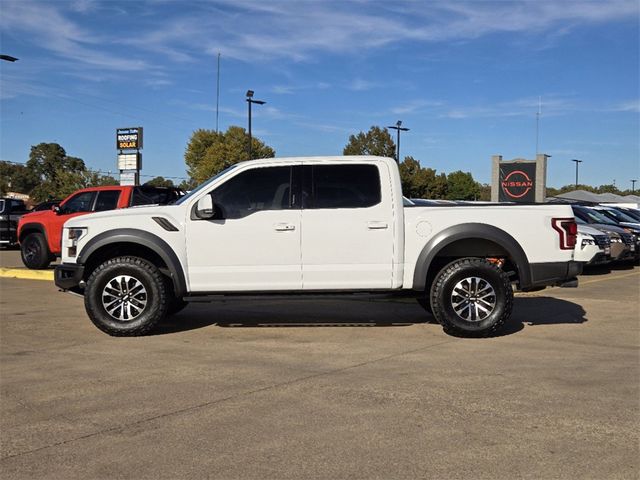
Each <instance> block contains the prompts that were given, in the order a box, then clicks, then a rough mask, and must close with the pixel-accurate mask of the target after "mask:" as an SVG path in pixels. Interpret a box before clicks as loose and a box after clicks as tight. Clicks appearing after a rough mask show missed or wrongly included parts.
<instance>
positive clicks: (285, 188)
mask: <svg viewBox="0 0 640 480" xmlns="http://www.w3.org/2000/svg"><path fill="white" fill-rule="evenodd" d="M295 171H296V167H294V166H266V167H257V168H251V169H248V170H243V171H241V172H239V173H237V174H236V175H234V176H233V177H231V178H230V179H228V180H227V181H226V182H224V183H223V184H221V185H219V186H217V187H215V188H214V189H213V191H211V192H210V194H211V195H212V199H213V203H214V205H215V208H216V216H215V217H214V219H211V220H201V219H193V217H192V219H190V220H187V222H188V225H187V229H188V230H187V235H186V238H187V262H188V271H189V281H190V286H191V290H192V291H194V292H222V291H269V290H270V291H274V290H296V289H300V288H302V267H301V259H300V231H301V229H300V208H299V206H298V205H297V199H296V195H295V191H296V188H297V187H296V186H295V185H296V183H297V182H296V180H295V179H294V173H295Z"/></svg>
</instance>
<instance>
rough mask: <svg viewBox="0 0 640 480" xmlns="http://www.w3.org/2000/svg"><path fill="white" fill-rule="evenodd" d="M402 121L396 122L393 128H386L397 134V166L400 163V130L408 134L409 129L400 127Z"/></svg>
mask: <svg viewBox="0 0 640 480" xmlns="http://www.w3.org/2000/svg"><path fill="white" fill-rule="evenodd" d="M401 125H402V120H398V121H397V122H396V124H395V126H393V127H387V128H391V129H392V130H396V131H397V132H398V141H397V142H396V149H397V150H396V162H397V163H398V164H399V163H400V130H402V131H403V132H408V131H409V129H408V128H405V127H402V126H401Z"/></svg>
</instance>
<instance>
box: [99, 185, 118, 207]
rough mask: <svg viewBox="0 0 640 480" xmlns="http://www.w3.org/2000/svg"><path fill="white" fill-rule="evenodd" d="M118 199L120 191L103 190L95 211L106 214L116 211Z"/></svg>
mask: <svg viewBox="0 0 640 480" xmlns="http://www.w3.org/2000/svg"><path fill="white" fill-rule="evenodd" d="M118 198H120V191H119V190H103V191H101V192H98V199H97V200H96V207H95V211H96V212H104V211H105V210H115V209H116V208H117V207H118Z"/></svg>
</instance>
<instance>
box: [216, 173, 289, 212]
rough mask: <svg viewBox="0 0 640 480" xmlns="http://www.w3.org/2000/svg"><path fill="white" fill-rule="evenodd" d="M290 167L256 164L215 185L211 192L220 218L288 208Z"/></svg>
mask: <svg viewBox="0 0 640 480" xmlns="http://www.w3.org/2000/svg"><path fill="white" fill-rule="evenodd" d="M291 173H292V169H291V167H267V168H255V169H253V170H249V171H246V172H243V173H241V174H239V175H237V176H235V177H234V178H232V179H230V180H229V181H227V182H225V183H224V184H222V185H220V186H219V187H218V188H216V189H215V190H214V191H213V192H211V195H212V197H213V203H214V204H215V205H216V207H218V208H219V209H220V212H219V213H220V214H221V215H220V217H219V218H230V219H231V218H243V217H246V216H247V215H250V214H252V213H255V212H259V211H261V210H283V209H288V208H291V204H292V192H291Z"/></svg>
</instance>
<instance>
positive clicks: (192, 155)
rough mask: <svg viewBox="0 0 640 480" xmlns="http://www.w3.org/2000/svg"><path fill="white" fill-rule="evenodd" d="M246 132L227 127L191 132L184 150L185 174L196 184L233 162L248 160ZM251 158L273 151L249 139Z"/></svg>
mask: <svg viewBox="0 0 640 480" xmlns="http://www.w3.org/2000/svg"><path fill="white" fill-rule="evenodd" d="M247 141H248V137H247V132H246V130H245V129H244V128H242V127H236V126H231V127H229V128H228V129H227V131H226V132H218V133H216V132H215V131H213V130H202V129H200V130H196V131H195V132H193V134H192V135H191V139H190V140H189V143H188V144H187V148H186V150H185V153H184V161H185V163H186V164H187V169H188V173H189V176H190V177H191V178H192V179H193V180H194V181H195V182H197V183H202V182H204V181H205V180H206V179H207V178H209V177H211V176H213V175H215V174H217V173H219V172H220V171H222V170H224V169H225V168H227V167H229V166H230V165H233V164H235V163H238V162H241V161H244V160H248V159H249V153H248V151H247ZM251 150H252V155H253V157H254V158H271V157H274V156H275V150H274V149H273V148H271V147H269V146H268V145H266V144H265V143H264V142H263V141H262V140H260V139H259V138H256V137H252V138H251Z"/></svg>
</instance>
